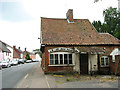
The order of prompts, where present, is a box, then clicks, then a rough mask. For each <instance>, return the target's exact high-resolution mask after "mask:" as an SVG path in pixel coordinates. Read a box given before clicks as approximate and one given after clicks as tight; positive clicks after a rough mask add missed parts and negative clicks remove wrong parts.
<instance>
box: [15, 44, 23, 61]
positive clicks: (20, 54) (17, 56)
mask: <svg viewBox="0 0 120 90" xmlns="http://www.w3.org/2000/svg"><path fill="white" fill-rule="evenodd" d="M13 58H14V59H22V58H23V51H22V50H20V47H18V49H17V48H16V46H13Z"/></svg>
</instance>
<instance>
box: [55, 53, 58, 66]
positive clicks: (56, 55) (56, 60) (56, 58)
mask: <svg viewBox="0 0 120 90" xmlns="http://www.w3.org/2000/svg"><path fill="white" fill-rule="evenodd" d="M55 64H58V54H55Z"/></svg>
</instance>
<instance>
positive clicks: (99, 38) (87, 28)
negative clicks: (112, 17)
mask: <svg viewBox="0 0 120 90" xmlns="http://www.w3.org/2000/svg"><path fill="white" fill-rule="evenodd" d="M41 31H42V44H46V45H99V44H119V45H120V40H118V39H117V38H115V37H114V36H112V35H110V34H101V33H98V32H97V31H96V30H95V28H94V27H93V25H92V24H91V23H90V21H89V20H88V19H74V23H68V21H67V19H52V18H43V17H42V18H41Z"/></svg>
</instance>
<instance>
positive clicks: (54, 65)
mask: <svg viewBox="0 0 120 90" xmlns="http://www.w3.org/2000/svg"><path fill="white" fill-rule="evenodd" d="M48 66H75V65H74V64H69V65H68V64H65V65H48Z"/></svg>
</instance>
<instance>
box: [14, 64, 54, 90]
mask: <svg viewBox="0 0 120 90" xmlns="http://www.w3.org/2000/svg"><path fill="white" fill-rule="evenodd" d="M16 88H56V82H55V79H54V78H53V77H51V76H50V75H44V72H43V71H42V69H41V67H40V64H39V63H38V64H36V65H35V66H34V67H33V68H32V70H31V71H30V72H29V73H28V74H26V76H25V77H24V78H23V80H22V81H21V82H20V83H19V84H18V85H17V87H16Z"/></svg>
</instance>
